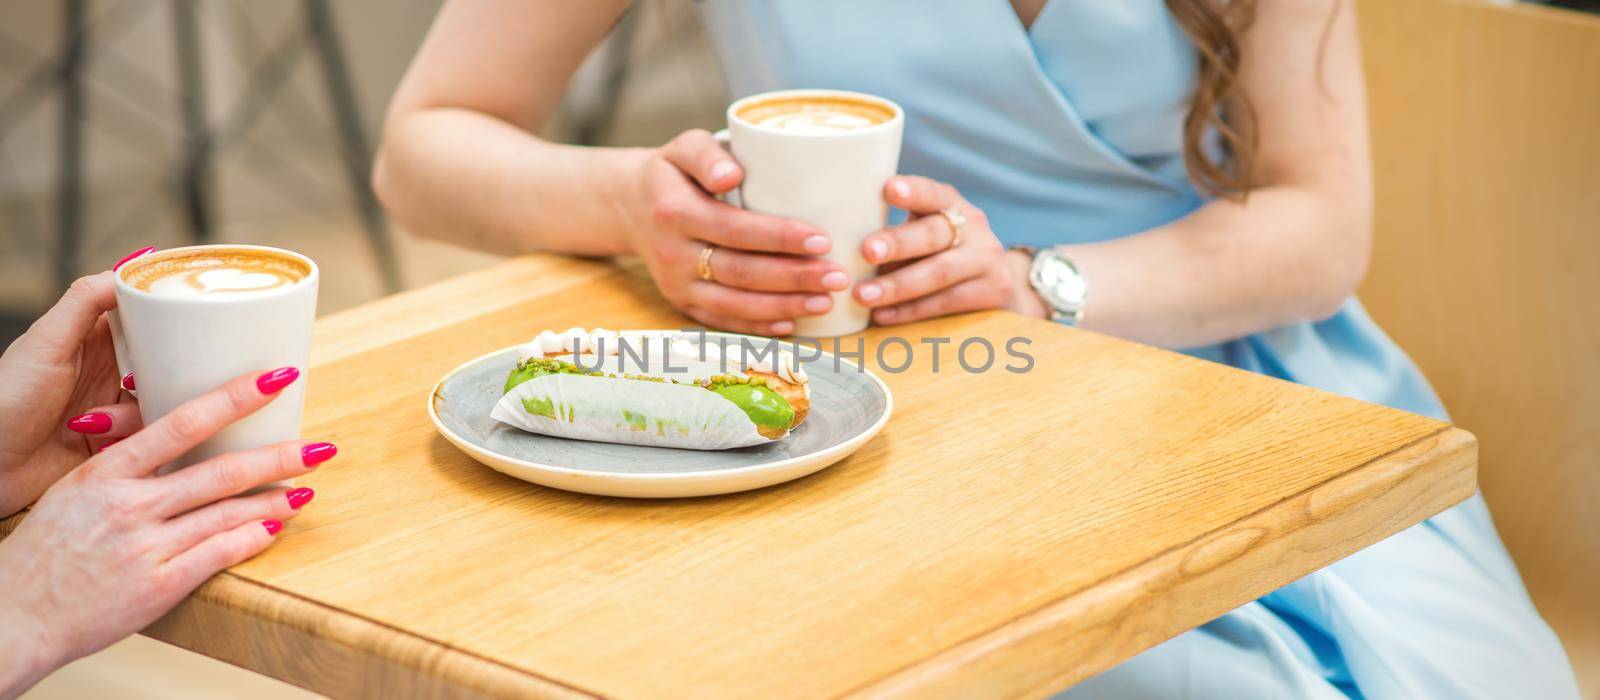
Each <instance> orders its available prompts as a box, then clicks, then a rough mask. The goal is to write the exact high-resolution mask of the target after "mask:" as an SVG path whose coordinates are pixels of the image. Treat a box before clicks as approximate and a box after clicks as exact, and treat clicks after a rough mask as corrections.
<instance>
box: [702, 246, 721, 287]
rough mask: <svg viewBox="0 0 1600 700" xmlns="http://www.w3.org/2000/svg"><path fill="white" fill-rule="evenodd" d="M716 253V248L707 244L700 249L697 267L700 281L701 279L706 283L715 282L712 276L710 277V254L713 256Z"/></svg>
mask: <svg viewBox="0 0 1600 700" xmlns="http://www.w3.org/2000/svg"><path fill="white" fill-rule="evenodd" d="M716 252H717V247H716V246H714V245H711V244H710V243H707V244H706V247H705V248H702V249H701V250H700V264H699V266H698V267H699V272H700V279H703V280H705V281H707V282H715V281H716V279H714V278H713V277H712V275H711V256H712V254H714V253H716Z"/></svg>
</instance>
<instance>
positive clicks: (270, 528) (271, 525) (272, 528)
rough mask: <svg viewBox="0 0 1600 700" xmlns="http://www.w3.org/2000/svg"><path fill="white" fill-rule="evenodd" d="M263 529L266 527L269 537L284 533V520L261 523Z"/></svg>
mask: <svg viewBox="0 0 1600 700" xmlns="http://www.w3.org/2000/svg"><path fill="white" fill-rule="evenodd" d="M261 527H264V528H266V529H267V534H268V535H276V534H278V533H279V532H281V531H283V521H282V520H263V521H261Z"/></svg>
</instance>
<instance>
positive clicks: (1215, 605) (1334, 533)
mask: <svg viewBox="0 0 1600 700" xmlns="http://www.w3.org/2000/svg"><path fill="white" fill-rule="evenodd" d="M1477 455H1478V441H1477V438H1476V437H1475V436H1473V435H1472V434H1471V433H1469V432H1467V431H1465V430H1462V429H1460V428H1458V427H1455V426H1452V425H1449V424H1445V425H1443V427H1441V428H1440V429H1439V430H1438V431H1437V432H1434V433H1432V434H1429V435H1427V436H1424V437H1422V438H1419V439H1417V440H1415V441H1413V442H1411V443H1408V444H1407V445H1405V446H1403V447H1400V448H1398V449H1396V450H1394V451H1392V452H1389V453H1387V454H1385V455H1383V456H1381V457H1378V458H1376V459H1373V460H1371V461H1368V462H1365V463H1363V464H1361V465H1359V466H1356V467H1353V468H1351V469H1350V470H1348V471H1346V472H1344V473H1342V474H1339V475H1338V476H1335V477H1333V478H1331V479H1329V480H1327V481H1323V482H1321V483H1319V484H1317V485H1315V486H1312V487H1310V488H1308V489H1306V490H1305V491H1302V492H1300V493H1298V494H1295V495H1293V496H1290V497H1287V498H1285V499H1283V500H1281V501H1279V502H1277V503H1274V504H1272V505H1270V506H1267V507H1265V508H1263V509H1261V510H1259V511H1256V512H1255V513H1252V514H1250V515H1248V516H1245V517H1243V518H1241V519H1239V520H1237V521H1234V522H1233V523H1230V524H1228V525H1225V526H1223V527H1221V528H1218V529H1217V530H1215V531H1213V532H1211V533H1208V534H1206V535H1202V536H1200V537H1197V538H1195V539H1194V540H1191V541H1189V542H1187V543H1184V544H1182V545H1179V546H1176V547H1173V548H1172V549H1169V550H1167V551H1165V552H1162V553H1160V554H1157V555H1155V556H1153V557H1151V558H1150V559H1147V560H1145V561H1144V562H1141V563H1139V564H1136V565H1134V566H1132V567H1129V568H1128V569H1125V570H1123V571H1122V572H1121V573H1118V574H1115V575H1112V576H1110V577H1108V578H1106V579H1103V580H1101V581H1098V582H1096V583H1094V584H1092V585H1090V586H1088V587H1086V588H1084V589H1082V590H1081V591H1079V592H1077V593H1072V594H1069V595H1067V596H1065V597H1063V598H1060V599H1057V600H1055V601H1053V602H1051V603H1048V604H1046V605H1045V606H1043V607H1041V608H1040V609H1038V610H1036V611H1034V612H1032V613H1029V614H1027V615H1024V616H1022V617H1019V618H1017V619H1015V620H1012V621H1010V622H1007V623H1004V624H1002V625H1000V626H998V627H995V628H993V629H991V630H988V631H986V632H982V633H979V634H977V635H975V636H973V637H971V638H968V639H966V640H964V641H962V642H959V643H957V644H955V645H954V646H951V647H950V648H948V649H946V650H944V651H943V652H940V653H938V654H935V655H933V656H930V657H928V658H926V659H923V660H922V661H919V662H915V663H913V664H911V665H908V666H905V667H903V668H900V669H898V670H896V671H893V672H891V673H889V674H886V675H885V676H883V677H881V678H879V679H877V680H874V681H869V682H868V683H866V684H863V685H861V686H858V687H857V688H856V689H854V690H852V691H850V692H848V693H846V694H845V695H846V696H849V697H875V698H876V697H905V696H915V697H919V698H920V697H971V696H973V695H974V694H979V695H983V696H988V697H1013V696H1024V697H1043V696H1048V695H1051V694H1054V693H1056V692H1059V691H1061V690H1062V689H1065V688H1067V687H1070V686H1071V685H1073V684H1074V683H1077V682H1078V681H1081V680H1083V679H1085V678H1088V677H1090V676H1092V675H1094V674H1096V673H1099V672H1100V671H1103V670H1105V669H1108V668H1110V667H1112V666H1114V665H1116V664H1117V663H1120V662H1121V661H1124V660H1126V659H1128V658H1131V657H1133V656H1134V655H1135V654H1137V653H1139V652H1141V651H1144V650H1145V649H1148V648H1150V647H1153V646H1155V645H1157V644H1159V643H1161V642H1164V641H1166V640H1167V639H1170V638H1172V637H1174V636H1177V635H1178V634H1181V633H1182V632H1184V631H1187V630H1189V629H1192V628H1194V627H1196V626H1198V625H1201V624H1204V623H1205V622H1206V621H1209V620H1211V619H1214V618H1216V617H1217V616H1219V615H1221V614H1223V613H1225V612H1227V611H1229V610H1232V609H1234V608H1236V607H1238V606H1240V605H1243V604H1245V603H1247V602H1249V601H1251V600H1254V599H1256V598H1259V597H1261V596H1263V595H1266V594H1267V593H1270V592H1272V591H1274V590H1277V589H1278V588H1281V587H1282V586H1284V585H1286V584H1288V583H1291V582H1293V581H1294V580H1295V579H1298V578H1300V577H1301V576H1302V575H1303V574H1285V573H1284V572H1286V571H1315V570H1317V569H1320V568H1322V567H1324V566H1327V565H1329V564H1332V563H1334V562H1336V561H1338V560H1340V559H1342V558H1344V557H1346V556H1349V555H1350V554H1353V553H1355V552H1356V551H1359V550H1360V549H1362V548H1365V547H1366V546H1368V545H1370V544H1372V543H1374V542H1377V541H1379V540H1381V539H1383V538H1385V537H1388V536H1389V535H1392V534H1394V533H1396V532H1399V531H1401V530H1404V529H1405V528H1407V527H1410V526H1412V525H1414V524H1416V523H1418V522H1421V521H1422V520H1425V519H1427V518H1429V517H1432V516H1433V515H1435V514H1437V513H1439V512H1441V511H1443V510H1445V509H1446V508H1449V507H1450V506H1453V505H1455V504H1457V503H1460V502H1461V501H1464V500H1466V499H1467V498H1470V497H1471V496H1472V494H1474V493H1476V492H1477ZM1357 525H1361V526H1362V527H1360V528H1356V526H1357ZM1353 529H1359V532H1357V534H1356V535H1355V536H1351V535H1350V532H1351V531H1352V530H1353ZM1291 559H1293V560H1296V563H1297V564H1298V565H1296V566H1284V565H1283V563H1284V562H1285V561H1288V560H1291ZM1218 591H1224V592H1236V593H1234V594H1233V595H1228V596H1226V597H1219V596H1217V595H1216V592H1218ZM1152 594H1159V595H1152Z"/></svg>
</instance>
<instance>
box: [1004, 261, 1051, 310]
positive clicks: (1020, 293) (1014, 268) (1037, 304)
mask: <svg viewBox="0 0 1600 700" xmlns="http://www.w3.org/2000/svg"><path fill="white" fill-rule="evenodd" d="M1005 265H1006V272H1008V273H1010V276H1011V279H1012V282H1013V283H1014V284H1015V285H1016V293H1015V295H1014V296H1013V298H1012V301H1011V304H1010V306H1009V307H1008V308H1009V309H1010V310H1011V311H1015V312H1017V313H1019V314H1022V315H1024V316H1032V317H1034V318H1050V307H1049V306H1047V305H1046V304H1045V302H1044V297H1041V296H1039V291H1038V290H1036V289H1034V288H1033V283H1031V282H1029V281H1028V272H1029V270H1031V269H1032V268H1033V258H1031V257H1029V256H1028V254H1027V253H1024V252H1022V251H1020V250H1008V251H1006V255H1005Z"/></svg>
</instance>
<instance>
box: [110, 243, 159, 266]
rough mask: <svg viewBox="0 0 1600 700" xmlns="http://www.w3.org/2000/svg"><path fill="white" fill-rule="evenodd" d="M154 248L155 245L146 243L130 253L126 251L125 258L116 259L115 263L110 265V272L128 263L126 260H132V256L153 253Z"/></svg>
mask: <svg viewBox="0 0 1600 700" xmlns="http://www.w3.org/2000/svg"><path fill="white" fill-rule="evenodd" d="M155 250H156V247H155V246H153V245H147V246H145V247H143V248H140V249H138V250H135V251H133V252H132V253H128V255H127V257H125V258H123V259H121V260H118V261H117V264H115V265H112V266H111V271H112V272H116V271H117V270H120V269H122V266H123V265H126V264H128V261H130V260H132V259H134V258H137V257H139V256H141V255H144V254H145V253H153V252H155Z"/></svg>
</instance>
